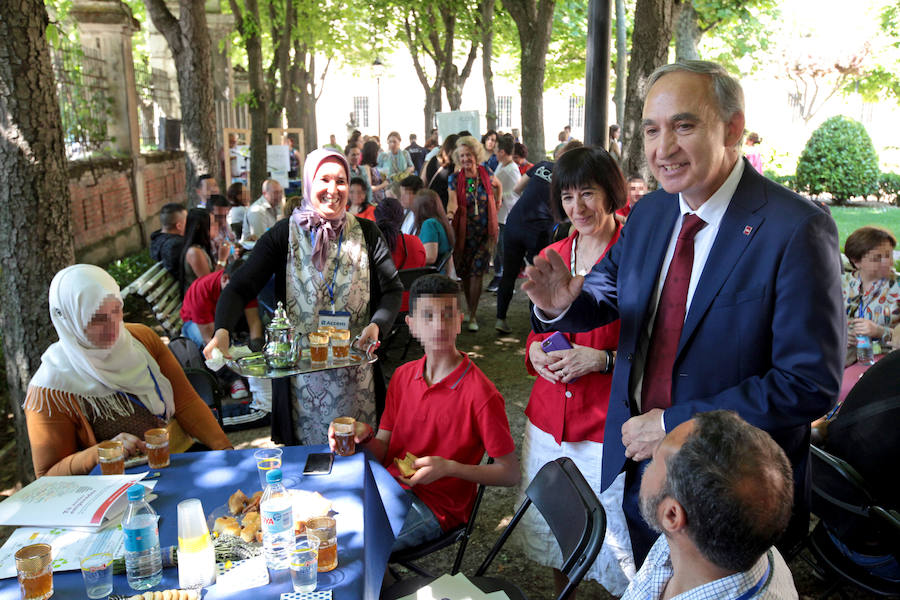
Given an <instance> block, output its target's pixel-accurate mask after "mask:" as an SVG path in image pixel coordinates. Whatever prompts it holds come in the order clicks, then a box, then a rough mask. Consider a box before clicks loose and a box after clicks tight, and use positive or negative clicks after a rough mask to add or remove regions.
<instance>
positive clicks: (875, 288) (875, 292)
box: [859, 279, 885, 319]
mask: <svg viewBox="0 0 900 600" xmlns="http://www.w3.org/2000/svg"><path fill="white" fill-rule="evenodd" d="M883 281H885V280H884V279H879V280H878V281H876V282H875V283H873V284H872V297H871V298H870V299H869V301H868V302H865V299H866V290H865V289H863V285H862V280H860V282H859V318H860V319H865V318H866V310H867V309H868V308H869V306H871V305H872V303H873V302H875V300H877V299H878V296H879V295H880V294H881V288H882V287H883V284H882V282H883Z"/></svg>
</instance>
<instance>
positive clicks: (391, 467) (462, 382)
mask: <svg viewBox="0 0 900 600" xmlns="http://www.w3.org/2000/svg"><path fill="white" fill-rule="evenodd" d="M458 295H459V285H458V284H457V283H456V282H455V281H453V280H452V279H450V278H449V277H447V276H445V275H426V276H425V277H421V278H419V279H417V280H416V282H415V283H414V284H413V285H412V288H411V289H410V292H409V316H407V317H406V323H407V325H409V330H410V332H412V334H413V335H414V336H415V337H416V339H417V340H419V342H420V343H421V344H422V346H423V347H424V349H425V356H424V357H423V358H421V359H419V360H414V361H412V362H408V363H406V364H405V365H403V366H401V367H399V368H398V369H397V370H396V371H395V372H394V375H393V377H392V378H391V383H390V386H389V387H388V391H387V400H386V403H385V410H384V414H383V415H382V417H381V426H380V428H379V429H378V435H374V431H373V428H372V426H371V425H368V424H365V423H357V424H356V425H357V427H356V443H357V444H365V445H366V447H367V448H368V449H369V450H370V451H371V452H372V454H373V455H374V456H375V457H376V458H378V459H379V460H380V461H381V463H382V464H383V465H385V467H387V469H388V471H390V473H391V474H392V475H393V476H394V477H396V478H397V481H399V482H400V484H401V485H402V486H403V487H404V488H405V489H406V490H407V493H409V494H410V496H411V499H412V506H411V507H410V510H409V513H408V515H407V517H406V521H405V522H404V523H403V529H402V530H401V531H400V535H398V536H397V540H396V541H395V542H394V547H393V550H395V551H396V550H401V549H403V548H408V547H412V546H417V545H419V544H421V543H423V542H426V541H428V540H431V539H434V538H437V537H438V536H440V535H441V533H442V532H443V531H447V530H449V529H452V528H453V527H455V526H457V525H459V524H460V523H464V522H465V521H466V520H467V519H468V516H469V513H470V512H471V509H472V503H473V502H474V501H475V494H476V490H477V484H479V483H484V484H486V485H504V486H513V485H516V484H517V483H518V481H519V477H520V474H519V461H518V459H517V458H516V455H515V444H514V443H513V440H512V436H511V435H510V432H509V422H508V421H507V419H506V408H505V404H504V401H503V397H502V396H501V395H500V392H498V391H497V388H496V387H494V384H493V383H491V381H490V380H489V379H488V378H487V377H486V376H485V375H484V373H482V372H481V370H480V369H479V368H478V367H476V366H475V365H474V364H473V363H472V362H471V361H470V360H469V357H468V355H466V354H465V353H463V352H460V351H459V350H457V349H456V336H457V335H459V331H460V327H461V325H462V313H460V312H459V305H458V300H457V298H458ZM328 439H329V443H330V444H331V447H332V449H334V432H333V431H332V430H331V429H329V432H328ZM407 452H411V453H412V454H414V455H416V456H418V457H419V458H418V459H417V460H416V461H415V462H414V463H413V467H414V468H415V469H416V471H415V473H413V474H412V475H411V476H409V477H408V478H407V477H403V476H402V475H401V474H400V471H399V469H398V468H397V465H396V464H395V463H394V458H399V459H403V458H404V457H405V456H406V453H407ZM485 452H487V453H488V455H490V456H492V457H493V458H494V464H491V465H486V464H485V465H482V464H480V463H481V459H482V457H483V456H484V453H485Z"/></svg>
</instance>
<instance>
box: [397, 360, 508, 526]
mask: <svg viewBox="0 0 900 600" xmlns="http://www.w3.org/2000/svg"><path fill="white" fill-rule="evenodd" d="M460 354H461V355H462V359H463V360H462V363H460V365H459V366H458V367H457V368H456V369H454V371H453V372H452V373H450V374H449V375H447V377H445V378H444V379H443V380H441V381H439V382H437V383H435V384H434V385H432V386H431V387H429V386H428V384H427V383H426V382H425V378H424V377H423V373H424V370H425V360H426V359H427V356H425V357H423V358H421V359H419V360H414V361H412V362H408V363H406V364H405V365H402V366H401V367H399V368H397V370H396V371H394V375H393V377H391V384H390V386H388V391H387V400H386V401H385V409H384V414H383V415H382V417H381V426H380V428H381V429H384V430H386V431H390V432H391V442H390V444H389V446H388V450H387V454H385V457H384V466H385V467H387V470H388V471H390V473H391V475H393V476H394V477H399V476H400V472H399V470H398V469H397V465H395V464H394V458H395V457H398V458H403V457H405V456H406V453H407V452H412V453H413V454H415V455H416V456H418V457H419V458H422V457H425V456H441V457H443V458H448V459H451V460H455V461H457V462H460V463H465V464H469V465H477V464H479V463H480V462H481V459H482V457H483V456H484V453H485V452H487V453H488V455H490V456H493V457H495V458H496V457H500V456H505V455H507V454H509V453H510V452H512V451H513V450H515V444H514V443H513V439H512V435H511V434H510V432H509V422H508V421H507V420H506V407H505V403H504V401H503V396H501V395H500V392H498V391H497V388H495V387H494V384H493V383H491V381H490V380H489V379H488V378H487V377H486V376H485V375H484V373H482V372H481V370H480V369H479V368H478V367H476V366H475V364H474V363H473V362H472V361H471V360H469V357H468V355H466V354H465V353H462V352H460ZM404 487H408V486H404ZM412 491H413V493H415V494H416V496H418V497H419V498H421V500H422V501H423V502H424V503H425V504H426V505H427V506H428V508H430V509H431V511H432V512H433V513H434V515H435V516H436V517H437V519H438V522H439V523H440V524H441V527H442V528H443V530H444V531H447V530H449V529H451V528H453V527H455V526H456V525H459V524H460V523H465V521H466V519H468V518H469V513H471V511H472V504H473V502H474V501H475V493H476V491H477V486H476V485H475V484H474V483H472V482H471V481H465V480H462V479H458V478H456V477H444V478H442V479H438V480H437V481H434V482H432V483H429V484H428V485H417V486H414V487H413V488H412Z"/></svg>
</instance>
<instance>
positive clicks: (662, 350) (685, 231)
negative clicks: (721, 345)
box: [641, 215, 706, 413]
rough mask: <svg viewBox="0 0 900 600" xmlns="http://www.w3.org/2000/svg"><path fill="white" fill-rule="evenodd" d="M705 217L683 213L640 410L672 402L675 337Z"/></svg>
mask: <svg viewBox="0 0 900 600" xmlns="http://www.w3.org/2000/svg"><path fill="white" fill-rule="evenodd" d="M705 225H706V221H704V220H703V219H701V218H700V217H698V216H697V215H685V216H684V220H683V222H682V224H681V232H680V233H679V234H678V241H677V242H676V244H675V254H674V255H672V262H671V263H670V264H669V272H668V273H666V282H665V283H664V284H663V288H662V292H661V293H660V295H659V305H658V306H657V309H656V320H655V321H654V322H653V333H652V334H651V336H650V347H649V349H648V351H647V364H646V365H645V367H644V380H643V385H642V386H641V412H642V413H646V412H648V411H649V410H650V409H653V408H662V409H666V408H668V407H670V406H672V370H673V369H674V367H675V355H676V354H677V353H678V341H679V340H680V339H681V329H682V327H684V316H685V312H686V305H687V293H688V286H689V285H690V283H691V270H692V269H693V267H694V236H695V235H697V232H698V231H700V230H701V229H703V227H704V226H705Z"/></svg>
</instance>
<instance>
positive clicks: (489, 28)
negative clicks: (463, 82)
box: [425, 0, 497, 133]
mask: <svg viewBox="0 0 900 600" xmlns="http://www.w3.org/2000/svg"><path fill="white" fill-rule="evenodd" d="M494 3H495V0H482V2H481V4H480V5H479V12H480V14H481V76H482V77H483V78H484V97H485V99H486V100H487V105H486V106H485V117H487V128H488V129H493V130H494V131H496V130H497V98H496V96H495V95H494V71H493V70H492V69H491V61H492V60H493V58H494ZM425 132H426V133H427V132H428V130H427V129H426V130H425Z"/></svg>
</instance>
